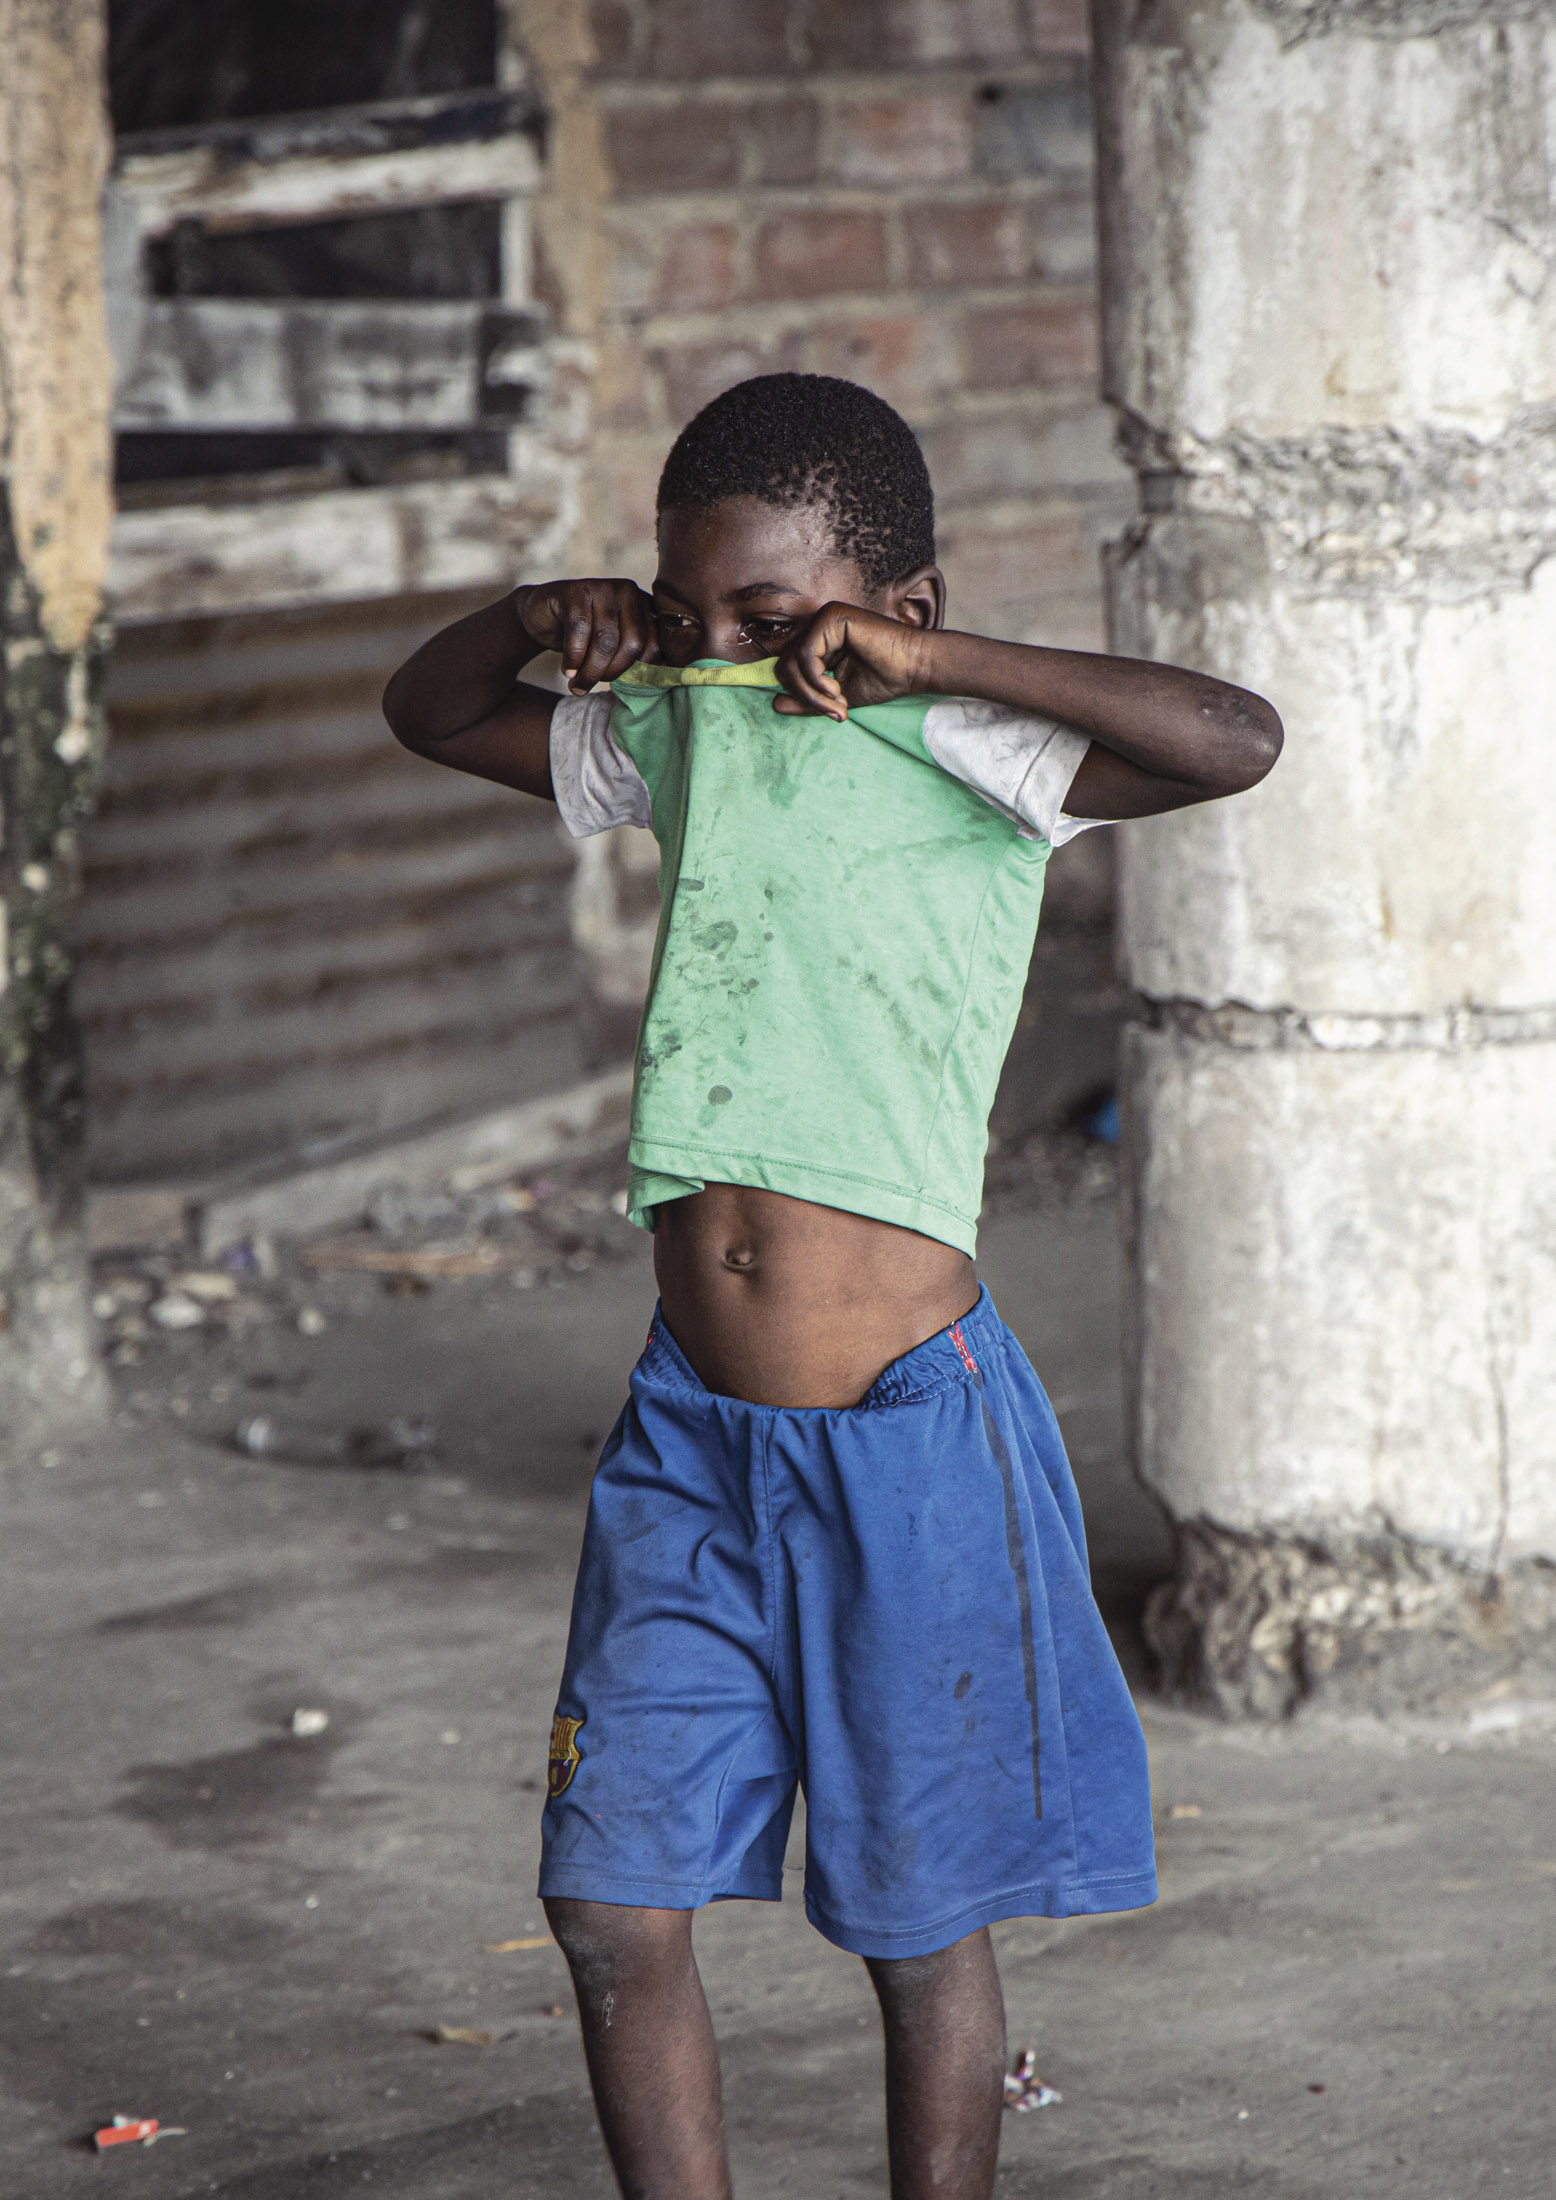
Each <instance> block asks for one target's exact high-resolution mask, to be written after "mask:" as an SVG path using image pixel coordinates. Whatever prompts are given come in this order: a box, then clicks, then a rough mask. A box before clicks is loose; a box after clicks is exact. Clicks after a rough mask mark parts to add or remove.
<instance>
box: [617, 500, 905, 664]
mask: <svg viewBox="0 0 1556 2200" xmlns="http://www.w3.org/2000/svg"><path fill="white" fill-rule="evenodd" d="M941 591H942V584H941V582H940V577H939V574H938V573H936V572H935V570H934V568H933V567H927V568H925V570H924V574H923V575H919V574H910V575H908V576H907V577H906V578H905V579H904V580H901V581H894V582H893V583H892V584H891V586H890V587H889V588H884V589H878V588H871V587H869V586H868V585H867V583H866V581H865V578H864V576H863V574H862V573H861V572H860V570H859V567H858V566H857V565H856V564H855V562H854V560H853V559H852V558H845V557H842V556H841V555H840V554H839V552H838V548H837V545H836V543H835V542H834V541H833V539H832V532H831V528H830V527H829V525H828V521H827V514H826V511H825V508H824V507H821V506H817V505H800V506H797V507H787V506H779V505H774V504H764V503H763V502H762V500H761V499H760V498H759V497H726V498H725V500H724V502H723V503H722V504H710V505H705V506H700V507H697V506H689V507H682V508H681V509H679V510H672V511H669V512H666V513H665V515H664V517H663V518H662V519H661V521H660V523H659V572H658V574H657V576H656V577H655V580H654V618H655V626H656V629H657V632H658V637H659V650H660V654H661V656H662V657H663V659H664V661H665V663H666V664H669V665H689V664H692V663H694V662H695V660H696V659H697V658H699V657H720V658H723V659H725V660H726V661H727V662H728V663H730V664H750V663H754V662H755V661H756V660H757V659H758V658H761V657H775V656H776V655H777V654H778V652H779V650H781V649H782V648H783V647H784V645H785V643H786V642H789V641H791V640H792V639H793V637H794V636H795V635H796V634H797V633H799V631H800V630H801V628H802V627H803V626H804V625H805V622H806V620H807V619H809V618H810V617H811V616H812V614H813V613H815V612H817V611H819V610H820V609H821V607H822V605H823V604H827V603H852V604H858V605H859V607H860V609H861V610H864V611H878V612H881V613H882V614H883V615H884V616H886V617H888V618H895V619H902V620H904V621H906V623H907V624H908V625H910V626H938V625H939V624H940V617H941V603H942V593H941Z"/></svg>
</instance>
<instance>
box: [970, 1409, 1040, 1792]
mask: <svg viewBox="0 0 1556 2200" xmlns="http://www.w3.org/2000/svg"><path fill="white" fill-rule="evenodd" d="M973 1381H974V1382H975V1383H976V1384H977V1385H978V1399H979V1403H980V1404H981V1405H982V1407H983V1432H984V1434H985V1436H987V1438H988V1440H989V1449H990V1451H992V1452H993V1454H994V1463H995V1465H996V1466H997V1467H998V1468H999V1470H1000V1481H1001V1483H1002V1484H1003V1486H1004V1491H1005V1551H1006V1555H1007V1557H1008V1558H1009V1560H1010V1570H1011V1572H1012V1573H1013V1574H1014V1575H1015V1577H1016V1606H1017V1609H1018V1611H1019V1612H1020V1615H1021V1670H1022V1676H1023V1678H1024V1680H1025V1682H1026V1692H1027V1709H1028V1710H1029V1711H1030V1712H1031V1714H1032V1809H1033V1811H1034V1813H1035V1814H1036V1816H1037V1817H1039V1818H1041V1817H1042V1815H1043V1774H1042V1768H1041V1765H1040V1762H1039V1756H1038V1745H1039V1742H1040V1740H1041V1735H1040V1732H1039V1728H1038V1716H1037V1641H1036V1637H1035V1634H1034V1632H1033V1627H1032V1577H1031V1575H1030V1574H1029V1573H1028V1572H1027V1553H1026V1545H1025V1543H1023V1541H1022V1539H1021V1514H1020V1512H1019V1511H1018V1510H1017V1506H1016V1474H1015V1469H1014V1467H1013V1466H1012V1465H1011V1461H1010V1451H1009V1448H1008V1446H1007V1445H1006V1442H1005V1439H1004V1437H1003V1436H1002V1435H1001V1434H1000V1431H999V1424H998V1423H997V1422H996V1420H995V1418H994V1416H993V1414H992V1413H991V1412H990V1411H989V1401H988V1399H987V1398H986V1397H985V1396H984V1391H983V1377H982V1375H981V1374H980V1373H979V1372H978V1370H977V1369H976V1368H974V1369H973Z"/></svg>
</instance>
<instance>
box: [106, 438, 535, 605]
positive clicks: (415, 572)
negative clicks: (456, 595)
mask: <svg viewBox="0 0 1556 2200" xmlns="http://www.w3.org/2000/svg"><path fill="white" fill-rule="evenodd" d="M563 480H564V475H563V469H562V468H561V466H560V465H558V466H556V467H555V468H552V467H548V466H545V465H544V464H542V463H541V462H540V461H539V460H537V461H536V463H535V464H534V465H533V466H531V467H530V468H529V469H528V470H527V471H526V473H525V474H524V475H523V476H521V477H520V478H518V479H510V478H509V477H508V476H506V475H502V474H477V475H473V476H471V477H470V478H468V479H466V480H463V481H439V482H416V483H411V484H407V485H406V486H404V487H401V488H389V489H340V490H332V491H328V492H325V493H323V494H321V495H318V496H306V497H277V498H273V499H258V500H256V501H255V502H253V503H232V504H180V505H175V506H171V507H168V508H166V509H164V510H160V511H139V512H137V511H129V512H121V513H120V514H119V517H118V519H117V520H116V521H115V523H114V531H113V547H112V552H111V556H110V560H109V575H108V596H109V604H110V608H111V610H112V613H113V616H114V618H115V619H116V620H117V621H119V622H120V624H132V623H134V622H136V621H139V620H147V619H169V618H180V617H184V616H186V615H188V614H190V613H194V612H200V613H211V612H227V611H254V610H260V609H280V608H283V607H285V606H287V605H291V604H298V605H301V604H319V603H350V602H362V601H365V600H367V599H369V598H374V597H382V596H408V595H415V594H417V593H419V592H421V591H424V590H433V589H452V588H486V587H490V588H492V589H498V588H502V587H504V586H509V587H511V586H512V585H513V584H514V583H515V582H517V581H518V580H520V579H522V578H523V577H524V576H525V573H526V571H527V567H528V560H529V558H530V555H531V553H532V551H534V550H536V548H537V545H538V544H539V543H540V542H541V541H544V542H546V543H547V545H548V546H549V542H550V541H551V540H552V539H553V531H554V530H556V529H557V528H558V526H559V523H561V522H562V520H563V518H564V503H565V500H564V492H563ZM537 577H538V576H537Z"/></svg>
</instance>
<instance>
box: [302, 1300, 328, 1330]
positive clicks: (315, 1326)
mask: <svg viewBox="0 0 1556 2200" xmlns="http://www.w3.org/2000/svg"><path fill="white" fill-rule="evenodd" d="M328 1327H329V1323H328V1322H327V1321H326V1320H325V1318H324V1316H323V1314H321V1313H320V1311H319V1309H318V1307H316V1306H304V1307H301V1308H300V1309H299V1310H298V1315H297V1333H298V1335H299V1336H300V1337H322V1336H323V1334H324V1332H325V1330H326V1329H328Z"/></svg>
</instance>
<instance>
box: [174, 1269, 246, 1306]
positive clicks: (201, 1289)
mask: <svg viewBox="0 0 1556 2200" xmlns="http://www.w3.org/2000/svg"><path fill="white" fill-rule="evenodd" d="M168 1289H169V1290H170V1291H182V1292H183V1293H184V1295H185V1296H186V1297H187V1298H191V1299H198V1300H199V1302H200V1304H201V1305H202V1306H214V1305H215V1304H216V1303H217V1301H218V1300H222V1299H235V1298H236V1297H237V1295H238V1279H237V1277H236V1276H227V1275H223V1274H222V1273H221V1271H220V1270H219V1269H214V1268H213V1269H205V1268H196V1269H191V1270H190V1271H189V1273H188V1274H186V1275H182V1276H174V1277H172V1278H171V1280H170V1282H169V1284H168Z"/></svg>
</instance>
